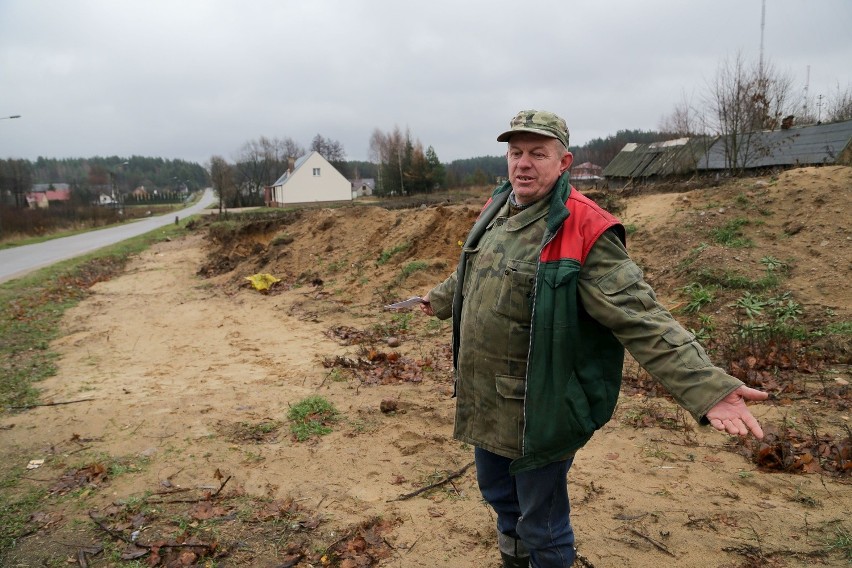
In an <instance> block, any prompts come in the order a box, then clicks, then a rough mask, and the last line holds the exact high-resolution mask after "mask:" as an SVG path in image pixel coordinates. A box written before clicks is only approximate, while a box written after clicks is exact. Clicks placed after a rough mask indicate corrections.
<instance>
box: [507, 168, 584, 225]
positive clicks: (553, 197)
mask: <svg viewBox="0 0 852 568" xmlns="http://www.w3.org/2000/svg"><path fill="white" fill-rule="evenodd" d="M570 178H571V174H570V173H569V172H568V170H566V171H565V172H563V174H562V175H561V176H559V179H558V180H556V184H555V185H554V186H553V189H552V190H551V192H550V207H549V208H548V211H547V232H548V233H549V234H552V233H555V232H556V231H557V230H558V229H559V227H560V226H562V223H564V222H565V219H567V218H568V215H569V214H570V213H569V212H568V208H567V207H566V206H565V203H566V202H567V201H568V196H569V195H571V179H570ZM511 192H512V184H511V183H510V182H508V181H506V182H504V183H503V184H502V185H500V186H498V187H497V189H495V190H494V193H492V194H491V199H492V200H493V201H495V202H499V205H497V210H499V208H500V207H501V206H502V205H503V203H505V202H506V200H507V199H509V194H510V193H511ZM494 205H496V203H492V206H494Z"/></svg>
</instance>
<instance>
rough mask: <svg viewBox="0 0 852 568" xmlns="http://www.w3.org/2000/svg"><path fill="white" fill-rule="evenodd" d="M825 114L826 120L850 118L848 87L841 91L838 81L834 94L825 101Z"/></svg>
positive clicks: (851, 99) (851, 106) (851, 101)
mask: <svg viewBox="0 0 852 568" xmlns="http://www.w3.org/2000/svg"><path fill="white" fill-rule="evenodd" d="M825 115H826V116H825V120H826V122H840V121H842V120H852V90H850V89H849V87H846V90H845V91H841V90H840V84H839V83H838V85H837V91H836V92H835V94H834V96H832V97H829V98H828V101H827V102H826V113H825Z"/></svg>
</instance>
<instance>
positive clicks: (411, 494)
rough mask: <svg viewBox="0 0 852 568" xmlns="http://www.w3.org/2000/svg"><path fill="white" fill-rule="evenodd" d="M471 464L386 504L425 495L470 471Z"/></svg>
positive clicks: (389, 500)
mask: <svg viewBox="0 0 852 568" xmlns="http://www.w3.org/2000/svg"><path fill="white" fill-rule="evenodd" d="M473 464H474V462H470V463H469V464H467V465H466V466H464V467H463V468H461V469H460V470H458V471H457V472H455V473H451V474H450V475H448V476H447V477H445V478H444V479H442V480H441V481H438V482H436V483H432V484H431V485H427V486H426V487H421V488H420V489H418V490H417V491H412V492H411V493H406V494H404V495H400V496H399V497H397V498H395V499H388V500H387V503H391V502H392V501H405V500H406V499H411V498H412V497H416V496H418V495H420V494H421V493H425V492H427V491H429V490H430V489H435V488H436V487H440V486H442V485H444V484H445V483H449V482H450V481H452V480H453V479H455V478H457V477H461V476H462V475H464V474H465V472H466V471H467V470H468V469H470V466H472V465H473Z"/></svg>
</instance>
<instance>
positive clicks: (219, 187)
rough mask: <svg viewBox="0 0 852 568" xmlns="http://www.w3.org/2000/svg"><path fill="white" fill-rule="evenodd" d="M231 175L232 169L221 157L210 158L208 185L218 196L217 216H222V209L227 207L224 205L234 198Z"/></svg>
mask: <svg viewBox="0 0 852 568" xmlns="http://www.w3.org/2000/svg"><path fill="white" fill-rule="evenodd" d="M233 173H234V172H233V167H232V166H231V165H230V164H229V163H228V162H226V161H225V158H223V157H222V156H213V157H211V158H210V183H212V184H213V189H214V190H215V191H216V194H217V195H218V196H219V216H221V215H222V209H223V207H227V205H225V204H226V203H230V202H231V200H232V199H233V197H234V193H235V191H234V190H235V188H234V179H233Z"/></svg>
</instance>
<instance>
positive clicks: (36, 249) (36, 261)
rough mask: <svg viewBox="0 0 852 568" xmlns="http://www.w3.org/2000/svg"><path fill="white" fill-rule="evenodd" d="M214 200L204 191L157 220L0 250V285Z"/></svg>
mask: <svg viewBox="0 0 852 568" xmlns="http://www.w3.org/2000/svg"><path fill="white" fill-rule="evenodd" d="M215 200H216V198H215V197H214V195H213V191H212V190H211V189H207V190H205V191H204V194H203V195H202V196H201V199H200V200H199V201H198V202H197V203H195V204H194V205H191V206H190V207H187V208H186V209H181V210H180V211H175V212H173V213H168V214H166V215H159V216H157V217H148V218H147V219H140V220H138V221H130V222H128V223H125V224H123V225H119V226H116V227H109V228H106V229H99V230H97V231H89V232H87V233H80V234H79V235H72V236H70V237H63V238H61V239H52V240H49V241H45V242H43V243H37V244H34V245H25V246H21V247H13V248H9V249H5V250H0V282H5V281H7V280H12V279H14V278H20V277H21V276H23V275H25V274H27V273H28V272H31V271H33V270H36V269H37V268H42V267H44V266H48V265H50V264H53V263H54V262H59V261H60V260H66V259H69V258H74V257H75V256H80V255H81V254H86V253H88V252H92V251H94V250H97V249H99V248H103V247H105V246H108V245H112V244H115V243H117V242H121V241H123V240H125V239H129V238H131V237H136V236H138V235H142V234H144V233H147V232H149V231H153V230H154V229H157V228H159V227H164V226H166V225H169V224H171V223H174V222H175V217H180V218H181V219H183V218H184V217H188V216H189V215H194V214H196V213H199V212H200V211H202V210H203V209H205V208H207V207H208V206H209V205H211V204H212V203H214V202H215Z"/></svg>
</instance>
